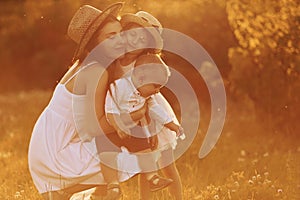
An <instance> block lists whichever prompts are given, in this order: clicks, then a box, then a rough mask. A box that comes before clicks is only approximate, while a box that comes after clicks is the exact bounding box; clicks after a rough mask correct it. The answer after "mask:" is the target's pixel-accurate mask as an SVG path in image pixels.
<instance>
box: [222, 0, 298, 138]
mask: <svg viewBox="0 0 300 200" xmlns="http://www.w3.org/2000/svg"><path fill="white" fill-rule="evenodd" d="M226 11H227V14H228V15H227V16H228V21H229V23H230V26H231V29H232V32H233V33H234V35H235V38H236V40H237V42H238V45H237V46H235V47H231V48H229V49H228V57H229V61H230V64H231V67H232V69H231V71H230V74H229V77H228V78H229V81H230V83H231V85H230V91H231V92H232V94H233V95H232V96H233V97H234V98H235V100H236V101H239V100H241V99H244V100H245V99H246V100H247V99H248V100H249V99H250V100H251V102H253V104H252V105H253V109H254V112H255V114H256V116H257V117H258V118H259V119H258V120H259V121H260V122H262V124H265V125H267V128H270V129H272V131H273V132H274V133H278V132H282V131H283V132H285V133H289V134H291V133H296V132H297V131H296V130H300V129H299V128H300V126H299V123H297V121H298V119H299V117H300V108H299V99H300V81H299V73H300V54H299V52H300V38H299V35H300V28H299V27H300V4H299V1H297V0H282V1H276V0H264V1H261V0H256V1H239V0H229V1H227V4H226ZM245 106H247V105H245ZM287 122H288V123H287Z"/></svg>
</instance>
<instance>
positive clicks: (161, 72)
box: [131, 54, 171, 88]
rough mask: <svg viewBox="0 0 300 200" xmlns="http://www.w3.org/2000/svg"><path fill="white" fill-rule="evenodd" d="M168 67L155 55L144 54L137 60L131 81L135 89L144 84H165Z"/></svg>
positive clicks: (167, 76) (168, 74)
mask: <svg viewBox="0 0 300 200" xmlns="http://www.w3.org/2000/svg"><path fill="white" fill-rule="evenodd" d="M170 74H171V73H170V70H169V67H168V66H167V65H166V64H165V63H164V62H163V60H162V59H161V58H160V56H159V55H157V54H144V55H141V56H140V57H138V58H137V60H136V62H135V66H134V69H133V71H132V75H131V79H132V82H133V84H134V86H135V87H136V88H139V87H141V86H143V85H146V84H158V85H160V86H164V85H166V84H167V82H168V79H169V76H170Z"/></svg>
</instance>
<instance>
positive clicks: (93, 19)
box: [68, 2, 123, 58]
mask: <svg viewBox="0 0 300 200" xmlns="http://www.w3.org/2000/svg"><path fill="white" fill-rule="evenodd" d="M122 6H123V3H120V2H118V3H115V4H112V5H110V6H109V7H108V8H106V9H105V10H103V11H101V10H98V9H97V8H94V7H92V6H90V5H84V6H82V7H80V8H79V10H77V12H76V13H75V15H74V16H73V18H72V20H71V22H70V24H69V27H68V36H69V37H70V38H71V39H72V40H74V41H75V42H76V43H77V44H78V48H77V50H76V52H75V55H74V58H77V57H78V56H79V55H81V53H82V52H83V51H84V49H85V47H86V45H87V44H88V42H89V41H90V39H91V38H92V37H93V35H94V33H95V32H96V31H97V29H98V27H99V26H101V24H102V23H103V22H104V21H105V20H106V19H107V18H108V17H109V16H113V17H117V15H118V13H119V11H120V9H121V7H122Z"/></svg>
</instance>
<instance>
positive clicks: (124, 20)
mask: <svg viewBox="0 0 300 200" xmlns="http://www.w3.org/2000/svg"><path fill="white" fill-rule="evenodd" d="M120 22H121V25H122V27H126V26H127V25H128V24H130V23H134V24H137V25H140V26H142V27H144V28H146V30H147V31H148V32H149V33H150V34H151V36H152V37H153V39H154V41H155V47H156V49H157V50H162V48H163V40H162V37H161V35H160V33H159V31H158V30H157V29H156V28H155V27H154V26H152V25H151V24H150V23H148V22H147V21H146V20H144V19H142V18H141V17H138V16H136V15H134V14H131V13H128V14H124V15H122V17H121V20H120Z"/></svg>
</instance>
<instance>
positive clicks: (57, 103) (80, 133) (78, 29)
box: [28, 3, 129, 200]
mask: <svg viewBox="0 0 300 200" xmlns="http://www.w3.org/2000/svg"><path fill="white" fill-rule="evenodd" d="M121 7H122V3H116V4H113V5H111V6H109V7H108V8H107V9H105V10H104V11H100V10H98V9H96V8H94V7H91V6H87V5H86V6H82V7H81V8H80V9H79V10H78V11H77V12H76V13H75V15H74V17H73V18H72V20H71V22H70V24H69V27H68V35H69V36H70V37H71V39H73V40H74V41H75V42H76V43H77V44H78V48H77V50H76V53H75V55H74V59H73V61H74V62H73V65H72V67H71V68H70V69H69V70H68V71H67V73H66V74H65V75H64V76H63V78H62V79H61V80H60V81H59V83H58V84H57V86H56V88H55V90H54V93H53V96H52V98H51V100H50V102H49V104H48V105H47V107H46V108H45V109H44V111H43V112H42V114H41V115H40V117H39V118H38V120H37V122H36V124H35V126H34V129H33V133H32V137H31V141H30V145H29V153H28V161H29V170H30V173H31V175H32V178H33V181H34V184H35V186H36V187H37V189H38V191H39V192H40V193H41V194H42V196H43V197H44V198H45V199H59V200H65V199H69V198H70V196H71V195H72V194H73V193H75V192H79V191H82V190H85V189H88V188H91V187H95V186H98V192H99V191H103V190H105V187H106V186H105V185H103V186H102V185H101V184H104V180H103V177H102V175H101V170H100V167H99V166H100V163H99V160H98V159H97V157H96V156H95V155H93V152H92V151H91V149H88V148H85V147H86V146H94V147H95V149H96V146H95V143H94V140H91V138H89V137H85V132H88V131H90V132H91V133H93V134H94V133H95V135H96V134H99V132H101V131H99V130H101V129H102V131H104V132H111V131H113V129H112V127H111V126H110V125H109V124H108V123H107V121H106V118H105V116H104V108H103V106H101V105H104V98H105V94H106V86H107V83H108V73H107V71H106V70H105V68H104V67H103V66H105V65H104V64H103V63H101V60H100V61H99V62H88V63H87V62H85V58H86V57H87V56H88V55H89V52H91V51H92V49H93V48H94V47H96V46H97V45H98V44H100V43H101V42H102V41H104V40H105V41H108V42H105V43H103V45H102V46H101V48H102V51H101V52H102V55H99V56H100V57H101V58H102V59H103V62H104V63H105V62H106V61H107V60H113V59H115V58H117V57H118V56H120V55H122V54H123V53H124V50H125V47H124V40H123V38H122V37H121V36H120V32H121V29H122V27H121V25H120V22H119V21H118V20H117V18H116V17H117V14H118V12H119V10H120V8H121ZM105 64H106V63H105ZM91 72H92V73H91ZM91 76H92V77H91ZM99 77H101V78H99ZM78 80H80V81H78ZM91 80H93V82H90V81H91ZM95 80H97V84H96V85H95V84H94V81H95ZM86 99H90V100H91V102H93V103H94V104H92V109H94V110H95V111H96V113H95V118H93V117H91V118H89V119H88V120H85V114H84V112H85V110H80V108H81V107H80V106H74V104H75V105H76V102H82V101H84V100H86ZM95 102H97V103H95ZM78 105H80V103H79V104H78ZM84 109H85V108H84ZM82 114H83V115H82ZM80 117H81V118H80ZM90 120H92V121H95V120H97V122H99V123H96V124H97V125H95V124H89V122H90ZM85 123H87V124H88V126H87V125H86V124H85ZM98 124H100V126H101V128H100V127H99V125H98ZM85 128H88V130H85ZM99 128H100V129H99ZM86 144H88V145H86ZM128 178H129V177H128V176H123V177H121V180H126V179H128ZM101 188H103V190H102V189H101Z"/></svg>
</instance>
